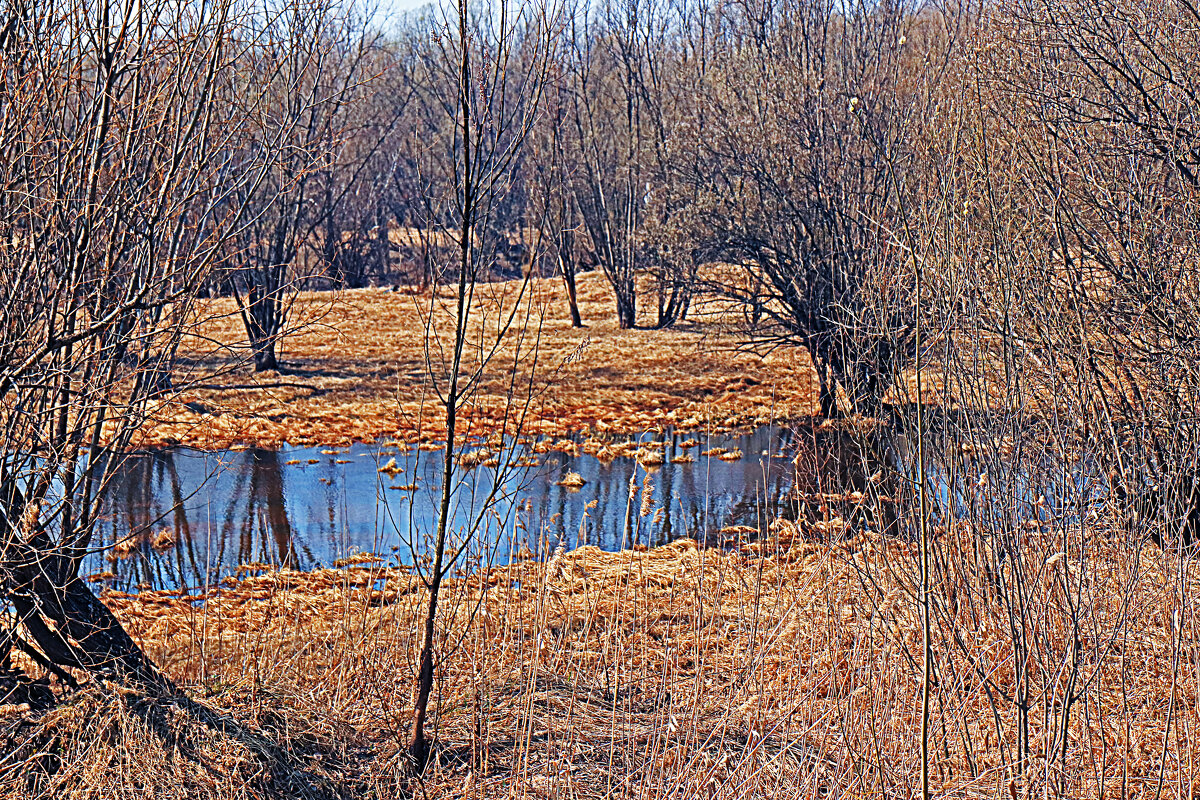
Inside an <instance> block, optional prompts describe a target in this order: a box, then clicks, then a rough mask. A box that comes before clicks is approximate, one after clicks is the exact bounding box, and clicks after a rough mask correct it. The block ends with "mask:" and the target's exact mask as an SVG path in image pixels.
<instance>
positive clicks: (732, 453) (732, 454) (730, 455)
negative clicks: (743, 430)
mask: <svg viewBox="0 0 1200 800" xmlns="http://www.w3.org/2000/svg"><path fill="white" fill-rule="evenodd" d="M717 458H719V459H721V460H722V461H740V460H741V458H742V451H741V450H738V449H736V448H735V449H733V450H726V451H725V452H723V453H721V454H719V455H718V456H717Z"/></svg>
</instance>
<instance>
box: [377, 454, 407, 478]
mask: <svg viewBox="0 0 1200 800" xmlns="http://www.w3.org/2000/svg"><path fill="white" fill-rule="evenodd" d="M379 471H380V472H382V473H383V474H385V475H397V474H399V473H401V472H404V467H401V466H400V465H399V464H397V463H396V459H394V458H390V459H388V462H387V463H386V464H384V465H383V466H382V467H380V468H379Z"/></svg>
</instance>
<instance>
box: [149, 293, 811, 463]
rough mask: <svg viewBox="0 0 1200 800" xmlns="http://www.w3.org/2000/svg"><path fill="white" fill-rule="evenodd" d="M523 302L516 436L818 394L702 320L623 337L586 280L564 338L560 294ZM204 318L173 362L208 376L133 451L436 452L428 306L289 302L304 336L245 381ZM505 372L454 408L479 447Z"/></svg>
mask: <svg viewBox="0 0 1200 800" xmlns="http://www.w3.org/2000/svg"><path fill="white" fill-rule="evenodd" d="M517 283H519V282H509V283H500V284H490V285H487V286H486V287H484V288H483V289H481V290H480V291H481V294H484V298H483V299H482V300H480V301H479V302H480V303H481V308H480V311H479V316H480V317H481V318H486V317H487V314H488V302H489V300H488V295H489V294H490V293H492V292H494V293H495V294H496V296H497V297H504V296H511V295H513V294H514V293H515V292H516V291H517V288H518V287H517ZM532 289H533V298H534V300H533V302H532V303H531V304H530V306H529V308H530V311H531V313H532V314H534V315H536V316H535V321H534V323H533V326H534V328H536V329H538V334H539V335H540V344H539V347H540V352H539V357H538V361H539V366H538V372H537V375H536V377H535V381H536V382H537V384H538V387H539V389H541V390H542V391H540V392H539V394H538V395H537V396H536V397H535V398H534V400H533V404H532V407H531V419H530V420H529V421H528V422H527V423H526V425H525V432H526V433H527V434H542V435H563V434H566V433H571V432H579V431H582V432H596V433H601V434H606V433H624V434H630V433H640V432H642V431H645V430H652V429H657V428H662V427H664V426H667V425H674V426H677V427H680V428H686V429H694V428H704V427H712V428H728V427H733V426H736V425H746V424H754V423H761V422H766V421H769V420H771V419H782V418H789V417H799V416H807V415H809V414H812V413H813V412H814V411H815V409H816V392H817V388H816V382H815V378H814V377H813V374H812V372H811V367H810V365H809V363H808V359H807V357H806V356H805V355H804V353H803V351H802V350H801V351H797V350H794V349H780V350H776V351H774V352H772V353H770V354H768V355H766V356H765V357H764V356H759V355H755V354H753V353H749V352H742V351H740V350H739V349H738V345H739V339H738V338H737V337H735V336H733V335H731V334H729V333H726V332H724V330H723V328H722V326H721V325H720V323H719V320H718V319H716V318H714V317H713V316H712V315H708V316H706V315H704V314H703V313H700V314H698V315H697V316H699V317H700V319H699V320H698V321H696V322H694V323H692V324H688V325H681V326H677V327H675V328H671V329H667V330H647V329H636V330H627V329H621V328H620V327H619V326H618V325H617V323H616V321H615V320H614V319H613V316H612V314H611V311H610V309H609V304H610V302H611V300H610V296H609V289H608V286H607V283H605V281H604V278H603V277H602V276H600V275H598V274H594V273H589V274H583V275H581V276H580V277H579V279H578V299H579V305H580V308H581V310H582V314H583V317H584V320H585V321H586V323H587V327H584V328H573V327H571V324H570V318H569V315H568V307H567V303H566V300H565V297H564V296H563V295H564V291H563V289H562V286H561V284H560V283H559V282H558V281H555V280H552V279H536V280H534V281H533V285H532ZM212 303H213V305H214V306H216V309H215V310H217V311H221V310H223V311H224V312H225V313H224V314H223V315H217V316H216V318H215V319H213V320H211V321H209V322H207V323H206V325H205V326H204V328H203V329H202V331H201V333H200V334H198V336H197V337H195V338H193V339H191V340H190V341H188V342H185V343H184V347H183V354H184V357H185V358H192V359H195V361H196V362H197V363H196V364H195V366H196V367H197V368H199V369H202V370H206V371H212V372H218V373H221V376H220V377H219V378H218V379H216V380H215V382H214V383H212V384H207V385H206V386H205V387H204V388H203V389H196V390H192V391H189V392H187V393H185V394H183V395H181V396H180V397H179V398H178V399H177V400H176V399H173V400H172V402H171V403H169V404H164V405H163V406H161V407H159V408H157V409H156V410H155V411H154V413H153V421H152V422H151V423H150V424H149V425H147V426H146V427H145V428H144V430H143V438H142V440H141V442H140V444H142V445H156V444H166V443H180V442H182V443H184V444H188V445H192V446H196V447H202V448H211V449H216V448H223V447H229V446H231V445H234V444H257V445H264V446H271V445H279V444H282V443H284V442H288V443H291V444H306V445H316V444H325V445H341V444H347V443H349V442H351V441H356V440H371V439H376V438H380V437H397V438H400V439H404V440H410V441H415V440H417V439H423V440H426V441H430V440H438V439H439V438H445V431H444V430H443V429H442V428H440V427H439V420H438V419H437V417H436V415H435V414H433V413H431V410H432V409H433V407H434V403H435V402H436V399H435V396H434V394H433V391H432V385H431V383H430V381H429V379H428V373H427V370H426V366H425V363H426V361H425V352H424V347H425V343H426V338H425V330H424V325H423V323H422V316H421V315H422V313H423V311H424V309H425V308H426V307H427V305H428V296H427V295H418V296H416V297H414V296H411V295H409V294H406V293H403V292H391V291H388V290H385V289H362V290H352V291H346V292H343V293H340V294H338V295H336V296H331V295H329V294H323V293H313V294H305V295H302V296H301V298H300V299H299V300H298V301H297V304H296V308H297V310H298V312H300V313H302V314H306V315H307V317H306V319H307V321H306V322H305V324H303V326H302V327H301V328H300V330H299V331H298V332H296V333H295V334H293V335H291V336H289V337H287V338H286V339H285V340H283V343H282V344H281V347H282V348H283V349H282V350H281V352H282V353H283V356H282V358H283V359H284V360H285V361H286V362H287V363H288V364H289V365H290V369H289V371H288V372H287V373H266V374H263V373H258V374H255V375H253V376H251V375H250V374H248V373H247V372H246V371H245V369H244V368H240V367H239V365H240V364H241V363H242V362H241V360H240V359H239V358H238V351H237V346H238V343H239V341H240V338H241V336H242V333H241V331H240V330H239V326H240V324H241V323H240V321H239V320H238V319H237V318H236V317H235V316H233V314H232V309H231V308H230V307H229V303H228V302H227V301H212ZM211 310H214V309H210V311H211ZM452 321H453V320H452V317H450V316H449V314H448V313H445V312H444V313H441V314H439V315H438V317H437V323H438V324H439V325H443V326H445V325H449V324H451V323H452ZM510 367H511V362H510V361H507V360H505V359H503V358H501V359H497V360H495V361H494V362H493V363H491V364H489V366H488V369H487V372H486V374H485V375H484V378H483V381H482V383H481V386H480V389H479V391H478V392H477V393H476V394H475V395H474V396H472V397H471V398H470V399H469V401H468V404H467V406H466V409H465V415H466V417H467V419H468V420H469V426H468V429H469V431H470V432H471V433H473V434H479V435H487V434H490V433H492V432H494V430H495V429H496V427H497V424H498V420H501V419H503V412H502V409H503V407H504V403H506V402H507V397H508V395H507V392H508V389H509V386H508V382H509V380H510V379H511V375H510ZM460 430H461V428H460Z"/></svg>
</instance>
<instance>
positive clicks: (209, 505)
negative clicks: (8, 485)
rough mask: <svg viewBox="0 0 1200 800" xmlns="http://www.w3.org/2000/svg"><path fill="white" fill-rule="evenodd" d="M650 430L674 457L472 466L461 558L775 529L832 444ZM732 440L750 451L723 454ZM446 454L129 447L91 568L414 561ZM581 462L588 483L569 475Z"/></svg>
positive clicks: (131, 577)
mask: <svg viewBox="0 0 1200 800" xmlns="http://www.w3.org/2000/svg"><path fill="white" fill-rule="evenodd" d="M574 441H578V440H574ZM637 441H639V442H641V443H643V452H649V451H655V452H661V453H662V461H663V463H662V464H661V465H658V466H643V465H642V464H639V462H638V461H637V460H636V459H635V458H634V457H632V456H630V455H625V456H621V457H617V458H612V459H611V460H608V459H606V460H600V459H598V458H596V457H594V456H591V455H587V454H584V453H582V452H580V453H579V454H577V455H574V454H567V453H563V452H548V453H543V454H537V453H535V452H534V451H535V450H537V449H540V448H537V447H530V446H529V445H522V446H520V447H518V448H515V449H514V450H513V451H512V452H513V456H514V459H516V460H519V461H520V463H521V464H522V466H520V467H516V468H515V469H513V470H512V471H511V474H510V475H508V476H507V479H506V480H503V481H500V482H497V480H496V470H495V469H492V468H490V467H488V466H484V465H480V466H476V467H474V468H472V469H461V471H460V473H459V482H458V483H457V484H456V487H455V491H454V493H453V498H452V506H451V507H452V514H451V519H452V521H453V525H452V531H451V543H452V545H454V546H455V547H456V551H457V550H461V553H458V555H457V558H458V559H459V560H460V561H462V562H464V564H463V565H464V566H465V567H469V566H471V565H475V566H477V565H479V564H482V563H497V562H503V561H507V560H510V559H512V558H514V557H518V556H525V555H529V554H534V555H544V554H547V553H550V552H552V551H553V550H554V549H555V548H557V547H563V548H573V547H576V546H578V545H581V544H593V545H597V546H599V547H601V548H604V549H606V550H618V549H622V548H623V547H628V546H633V545H639V544H642V545H651V546H653V545H657V544H663V543H666V542H669V541H672V540H674V539H676V538H679V537H684V536H687V537H693V538H697V539H702V540H708V541H715V540H716V538H717V537H718V535H719V534H720V532H721V531H725V532H726V533H727V534H728V532H729V531H730V529H731V528H735V526H745V528H742V529H741V530H742V533H743V534H745V533H748V531H746V530H745V529H746V528H750V529H755V530H762V529H763V528H764V527H765V525H766V524H767V523H768V522H769V521H770V520H771V519H773V518H774V517H776V516H779V515H783V516H790V515H791V514H792V513H793V509H792V508H791V506H793V505H794V499H793V498H794V497H795V491H796V488H797V483H799V484H802V485H803V487H804V488H805V490H806V491H807V490H811V489H813V488H815V487H817V485H818V484H819V482H820V480H821V479H822V473H823V471H824V465H822V464H821V463H818V462H820V461H821V459H819V458H817V459H816V460H815V461H814V460H813V459H808V458H797V456H798V455H800V454H804V453H808V454H812V453H813V452H814V451H815V450H816V448H817V445H816V437H815V436H814V435H813V428H812V426H811V425H809V426H805V427H798V428H789V427H777V426H764V427H761V428H758V429H757V430H753V431H749V432H746V433H742V434H733V435H712V436H706V435H702V434H695V433H692V434H686V435H685V434H679V433H667V434H656V435H645V436H643V437H640V438H639V439H638V440H637ZM721 449H723V450H725V451H740V453H741V456H740V457H737V458H732V457H731V456H730V455H728V454H726V458H725V459H722V458H721V457H719V455H717V453H716V451H717V450H721ZM706 454H707V455H706ZM443 457H444V450H441V449H440V448H439V449H437V450H432V449H431V450H422V449H417V448H407V447H404V446H402V445H400V446H396V445H392V446H388V445H387V444H382V443H381V444H358V445H354V446H352V447H348V448H337V449H333V448H282V449H278V450H267V449H247V450H240V451H227V452H219V453H205V452H200V451H195V450H187V449H178V448H177V449H170V450H162V451H155V452H148V453H139V454H135V455H131V456H129V457H127V458H126V459H125V461H124V462H123V463H122V465H121V466H120V468H119V469H118V470H117V471H116V473H115V477H114V480H113V481H112V483H111V484H110V486H109V487H108V490H107V493H106V496H105V502H104V510H103V514H102V519H101V522H100V525H99V528H98V530H97V534H96V542H95V544H97V545H98V546H99V547H98V548H97V552H96V553H95V554H93V555H92V556H90V557H89V560H88V562H86V564H85V567H84V574H85V575H87V576H89V579H90V580H91V581H93V583H95V584H98V585H99V586H108V587H111V588H114V589H119V590H125V591H130V590H135V589H138V588H141V589H149V588H156V589H157V588H179V589H188V590H195V589H203V588H204V587H206V586H209V585H212V584H213V583H215V582H217V581H219V580H221V579H222V578H224V577H227V576H230V575H234V574H237V573H238V571H239V568H242V571H243V572H245V567H246V566H247V565H251V568H252V569H253V568H255V567H254V566H253V565H259V566H258V567H257V568H265V567H267V566H270V567H284V566H285V567H288V568H293V569H301V570H308V569H314V568H318V567H324V566H333V565H337V564H339V563H346V561H347V560H355V559H359V560H363V558H364V556H365V555H368V554H378V555H379V556H380V557H381V559H382V563H385V564H391V565H403V564H412V563H413V562H414V560H416V559H422V558H427V557H428V553H429V552H430V548H431V543H432V539H433V535H434V532H435V524H436V520H437V510H438V502H439V500H440V491H439V483H440V481H439V476H440V468H441V462H442V459H443ZM726 459H728V460H726ZM797 465H799V466H797ZM381 470H382V471H381ZM568 473H577V474H578V475H579V476H580V478H581V479H582V481H583V484H582V486H581V487H580V488H578V489H572V488H568V487H566V486H562V485H559V482H560V481H561V480H562V479H563V477H564V476H566V475H567V474H568ZM631 480H632V482H633V484H634V487H635V490H634V493H633V498H632V500H631V488H630V482H631ZM489 496H490V499H489ZM481 509H484V513H482V514H481V513H480V510H481ZM114 544H115V545H116V546H115V547H112V545H114ZM100 547H103V548H107V549H104V550H101V549H100Z"/></svg>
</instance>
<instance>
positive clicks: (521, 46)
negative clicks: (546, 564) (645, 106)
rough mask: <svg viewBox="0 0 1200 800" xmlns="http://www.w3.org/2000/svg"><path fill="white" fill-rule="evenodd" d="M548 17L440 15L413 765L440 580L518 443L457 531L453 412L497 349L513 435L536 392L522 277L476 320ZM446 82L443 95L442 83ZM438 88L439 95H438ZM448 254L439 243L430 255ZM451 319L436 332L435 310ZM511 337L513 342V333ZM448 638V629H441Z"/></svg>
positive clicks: (532, 113)
mask: <svg viewBox="0 0 1200 800" xmlns="http://www.w3.org/2000/svg"><path fill="white" fill-rule="evenodd" d="M552 23H553V18H552V14H551V13H550V12H548V11H547V9H546V8H545V7H544V6H543V7H538V6H535V5H527V6H523V7H521V8H520V9H513V8H510V7H509V6H508V4H507V3H503V2H502V3H500V4H499V5H498V6H497V7H495V8H492V9H488V10H487V13H485V14H476V13H475V12H474V11H473V9H472V8H471V6H470V5H469V4H468V3H467V2H466V0H460V1H459V2H458V4H457V5H456V7H455V8H454V9H452V10H450V11H447V12H445V16H444V17H443V19H442V20H441V21H440V22H439V23H437V24H436V27H435V30H434V32H433V36H434V40H435V42H436V45H437V47H436V49H435V51H434V52H433V53H431V56H433V57H435V58H436V60H435V61H434V62H433V63H431V64H430V66H429V73H428V74H429V75H430V76H431V77H433V78H435V79H436V78H437V77H438V76H439V75H440V76H441V77H442V78H448V80H440V81H437V82H436V83H435V84H434V86H433V87H432V89H431V93H432V94H434V96H439V97H440V105H439V106H438V107H439V108H440V110H441V112H442V113H443V114H444V115H445V117H446V120H447V121H448V122H449V123H450V125H449V126H446V127H443V128H442V130H443V131H444V132H445V134H446V135H445V136H444V138H442V139H440V140H435V143H434V145H433V146H432V147H430V148H429V150H428V153H427V158H428V159H429V166H428V167H427V170H428V173H429V174H435V173H436V174H437V175H439V176H441V178H442V179H443V181H444V182H443V183H441V186H442V187H443V188H444V189H445V191H443V192H440V193H433V194H430V195H429V196H428V197H427V198H426V200H425V211H424V219H423V223H424V224H423V226H422V227H425V228H429V229H432V230H434V231H435V232H437V233H438V234H440V235H441V236H442V237H445V238H447V239H451V240H453V241H454V245H455V246H454V250H453V253H446V256H445V257H442V258H437V257H436V256H434V258H437V260H435V261H433V263H432V264H431V266H432V275H433V279H434V287H433V291H432V292H431V293H430V295H429V305H428V307H427V308H426V310H425V312H424V313H425V319H426V328H425V342H426V347H425V350H426V364H427V369H428V378H429V384H430V385H431V386H432V387H433V390H434V391H435V392H436V394H437V399H438V407H439V409H440V410H441V411H442V412H443V414H442V422H444V426H445V437H446V448H445V451H444V453H443V454H442V463H441V468H440V486H439V488H438V491H439V501H438V514H437V522H436V530H435V531H434V533H433V542H432V552H431V553H430V556H431V562H430V564H429V566H428V568H421V569H420V570H419V572H420V576H421V579H422V581H423V582H424V585H425V587H426V588H427V589H428V593H429V605H428V607H427V609H426V611H425V614H424V622H423V625H422V632H421V640H420V641H421V655H420V664H419V668H418V674H417V695H416V701H415V704H414V716H413V727H412V736H411V739H410V742H409V753H410V756H411V758H412V761H413V764H414V766H415V767H416V768H417V769H423V768H424V766H425V764H426V762H427V760H428V757H429V738H428V734H427V732H426V724H427V720H428V709H429V701H430V697H431V694H432V692H433V687H434V673H435V656H436V654H437V652H438V642H439V636H438V602H439V599H440V596H441V591H442V585H443V580H444V579H445V577H446V575H447V574H448V572H449V571H450V570H451V569H453V568H454V566H455V563H456V561H457V559H458V556H459V555H460V554H461V553H462V552H463V551H464V550H465V549H466V548H467V547H469V546H470V544H471V542H472V540H473V537H474V535H475V534H476V533H477V532H478V531H479V530H480V529H481V527H482V526H484V525H485V522H486V520H487V518H488V514H489V512H490V511H491V510H492V509H493V508H494V506H495V502H496V500H497V498H498V497H499V496H500V494H501V493H503V492H504V491H505V480H504V478H505V475H506V474H508V472H509V471H510V470H511V469H512V466H513V461H514V460H515V457H514V453H515V449H514V448H515V443H514V442H513V441H511V440H510V441H509V442H508V443H507V444H504V443H503V442H498V451H499V452H498V455H497V456H496V458H497V465H496V466H495V467H494V471H495V475H494V477H493V479H492V481H491V484H490V487H489V488H488V489H487V490H486V491H485V492H484V496H483V497H482V498H476V502H474V503H473V504H472V507H471V508H469V509H467V511H466V513H467V516H468V518H469V522H468V523H467V524H466V527H465V529H464V530H458V531H455V530H453V526H454V519H455V517H456V510H457V507H458V501H457V499H456V498H458V497H460V496H461V492H462V491H463V489H462V486H461V483H462V481H461V471H462V468H460V467H459V465H458V459H459V456H460V455H461V452H460V451H459V450H458V448H459V447H461V444H460V439H461V438H462V434H463V431H462V430H461V429H460V425H459V423H460V419H459V415H460V412H461V411H462V410H463V407H464V406H465V405H466V404H468V403H469V402H470V401H471V398H472V396H473V395H474V393H475V392H476V391H477V390H478V388H479V385H480V380H481V378H482V376H483V373H484V370H485V369H486V368H487V367H488V365H489V364H490V363H491V362H492V361H493V360H495V359H496V358H497V356H498V353H500V351H501V348H502V347H509V348H515V350H513V351H512V352H511V353H509V354H507V355H508V357H510V358H511V359H512V363H513V365H514V366H513V368H512V369H513V374H512V381H511V384H510V386H511V388H512V390H513V392H512V394H510V397H509V403H508V405H507V406H506V408H505V409H504V411H503V417H502V419H500V420H497V421H496V422H497V423H498V434H499V435H500V436H501V437H502V436H503V434H505V433H506V432H512V431H519V430H520V427H521V423H522V421H523V419H524V415H525V413H526V412H527V411H528V402H529V399H530V397H531V395H530V394H529V392H528V391H527V392H526V393H525V394H524V398H525V400H524V404H522V402H521V401H520V398H521V391H522V386H525V387H528V388H530V389H531V388H532V385H533V381H534V378H533V375H532V374H528V375H525V376H524V377H522V376H520V375H519V373H518V371H517V370H518V369H519V366H518V365H520V364H522V362H525V361H530V362H531V363H532V368H536V355H537V345H536V341H537V331H536V322H535V319H536V317H535V316H533V315H532V314H533V304H532V303H531V302H530V301H529V299H528V297H527V296H526V288H527V286H528V278H529V275H527V276H526V280H525V281H524V282H522V284H521V286H520V289H519V290H518V291H517V292H516V294H515V296H512V297H507V296H505V295H504V294H501V295H498V296H491V297H488V298H487V301H488V302H487V303H486V305H487V306H488V308H487V312H488V316H487V317H485V318H484V319H481V320H480V319H476V316H477V315H478V314H479V313H480V311H479V308H480V306H481V305H484V298H482V297H480V295H482V294H484V293H485V292H486V280H487V278H488V276H489V274H490V272H491V269H492V268H493V266H494V265H495V263H496V262H497V260H498V259H499V257H500V253H499V252H498V247H499V242H498V240H497V239H496V238H495V237H489V236H488V235H487V231H488V230H489V229H490V228H494V227H495V219H496V216H497V215H498V213H499V214H502V213H503V212H502V210H501V209H502V208H503V207H504V206H505V204H506V201H507V200H508V199H509V196H510V195H511V194H512V192H513V191H514V189H515V187H514V185H513V183H512V181H513V180H514V178H515V176H516V175H517V174H518V171H517V170H516V169H514V165H515V164H516V163H517V162H518V160H519V158H520V156H521V153H522V148H523V146H524V144H525V141H526V139H527V137H528V135H529V133H530V130H531V129H532V127H533V125H534V121H535V117H536V114H537V111H538V106H539V103H540V101H541V96H542V91H543V89H544V87H545V85H546V79H547V69H548V64H549V61H550V53H549V49H550V46H551V41H552V37H551V27H552ZM447 90H448V91H447ZM438 92H442V93H441V94H440V95H437V94H436V93H438ZM434 252H444V251H434ZM443 283H448V284H449V285H450V286H452V287H453V296H452V299H451V300H450V302H449V303H444V301H443V299H442V295H441V293H440V292H439V291H438V289H439V286H440V285H441V284H443ZM442 315H444V316H448V317H449V319H450V320H451V322H450V324H449V326H448V329H446V330H443V328H442V327H441V324H440V321H439V316H442ZM510 340H515V341H510ZM443 638H444V634H443Z"/></svg>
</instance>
